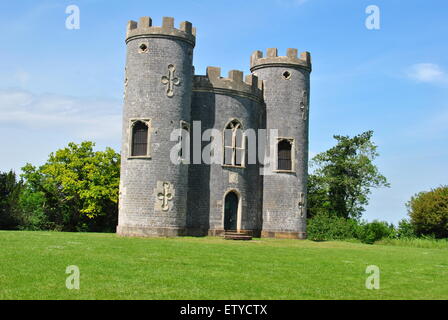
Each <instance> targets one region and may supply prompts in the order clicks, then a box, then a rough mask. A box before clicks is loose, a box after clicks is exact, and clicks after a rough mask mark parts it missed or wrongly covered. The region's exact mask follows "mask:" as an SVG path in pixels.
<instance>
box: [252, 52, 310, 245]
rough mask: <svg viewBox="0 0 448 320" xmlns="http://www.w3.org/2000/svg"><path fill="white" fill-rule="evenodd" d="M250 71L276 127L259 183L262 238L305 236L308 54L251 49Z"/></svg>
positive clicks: (268, 123) (268, 117)
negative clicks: (260, 87) (259, 86)
mask: <svg viewBox="0 0 448 320" xmlns="http://www.w3.org/2000/svg"><path fill="white" fill-rule="evenodd" d="M251 72H252V74H254V75H256V76H257V77H258V78H259V79H260V80H262V81H263V90H264V102H265V106H266V115H265V121H266V123H265V125H266V129H267V131H268V135H269V132H270V130H272V129H276V130H278V136H277V137H276V138H275V141H268V144H267V145H268V146H270V145H272V148H269V147H267V148H266V160H268V161H269V163H268V164H266V165H265V168H264V169H265V170H264V178H263V179H264V182H263V204H262V205H263V230H262V236H263V237H276V238H299V239H303V238H306V198H307V194H306V191H307V175H308V119H309V92H310V72H311V58H310V54H309V53H308V52H304V53H302V54H301V55H300V57H299V56H298V52H297V49H288V50H287V54H286V56H278V54H277V49H276V48H271V49H268V50H267V56H266V57H263V53H262V52H261V51H255V52H254V53H253V54H252V57H251Z"/></svg>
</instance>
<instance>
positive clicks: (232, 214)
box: [224, 192, 238, 230]
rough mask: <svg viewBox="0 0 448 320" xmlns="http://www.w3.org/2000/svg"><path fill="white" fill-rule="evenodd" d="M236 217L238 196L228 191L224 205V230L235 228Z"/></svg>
mask: <svg viewBox="0 0 448 320" xmlns="http://www.w3.org/2000/svg"><path fill="white" fill-rule="evenodd" d="M237 217H238V196H237V195H236V194H235V193H234V192H229V193H228V194H227V196H226V199H225V206H224V230H236V228H237Z"/></svg>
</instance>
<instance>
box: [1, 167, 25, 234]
mask: <svg viewBox="0 0 448 320" xmlns="http://www.w3.org/2000/svg"><path fill="white" fill-rule="evenodd" d="M21 190H22V182H21V181H17V178H16V174H15V173H14V172H13V171H9V172H8V173H0V229H17V228H18V226H19V225H20V223H21V219H20V211H19V210H18V206H19V205H18V203H19V196H20V192H21Z"/></svg>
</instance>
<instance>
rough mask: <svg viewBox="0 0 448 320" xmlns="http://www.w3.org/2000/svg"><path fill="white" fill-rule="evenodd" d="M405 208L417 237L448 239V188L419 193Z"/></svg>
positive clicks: (443, 187) (442, 187)
mask: <svg viewBox="0 0 448 320" xmlns="http://www.w3.org/2000/svg"><path fill="white" fill-rule="evenodd" d="M406 206H407V208H408V213H409V216H410V217H411V224H412V225H413V227H414V229H415V231H416V233H417V234H418V235H428V236H434V237H436V238H447V237H448V186H441V187H439V188H436V189H432V190H431V191H428V192H420V193H418V194H416V195H415V196H413V197H412V198H411V200H410V201H409V202H408V203H407V204H406Z"/></svg>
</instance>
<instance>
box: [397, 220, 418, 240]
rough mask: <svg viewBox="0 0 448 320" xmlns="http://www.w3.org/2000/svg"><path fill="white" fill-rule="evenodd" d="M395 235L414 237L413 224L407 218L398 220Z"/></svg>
mask: <svg viewBox="0 0 448 320" xmlns="http://www.w3.org/2000/svg"><path fill="white" fill-rule="evenodd" d="M397 237H398V238H400V239H401V238H416V237H417V235H416V234H415V230H414V226H413V225H412V223H411V222H410V221H409V220H407V219H402V220H400V221H399V222H398V229H397Z"/></svg>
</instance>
